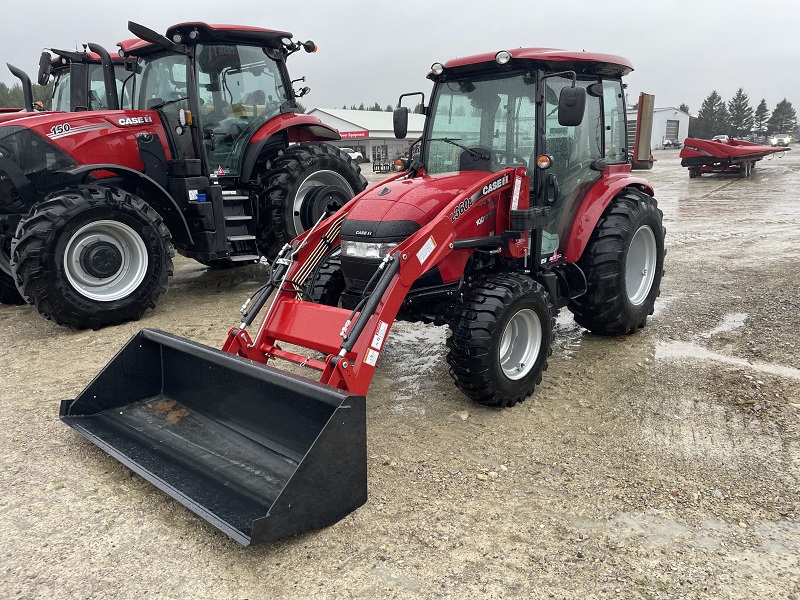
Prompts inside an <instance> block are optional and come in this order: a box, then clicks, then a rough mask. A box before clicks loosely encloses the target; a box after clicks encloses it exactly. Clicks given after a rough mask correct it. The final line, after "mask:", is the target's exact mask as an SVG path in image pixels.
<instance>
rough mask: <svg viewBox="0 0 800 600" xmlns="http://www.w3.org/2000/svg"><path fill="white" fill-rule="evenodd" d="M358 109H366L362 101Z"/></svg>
mask: <svg viewBox="0 0 800 600" xmlns="http://www.w3.org/2000/svg"><path fill="white" fill-rule="evenodd" d="M358 110H367V109H366V108H364V103H363V102H362V103H361V104H359V105H358Z"/></svg>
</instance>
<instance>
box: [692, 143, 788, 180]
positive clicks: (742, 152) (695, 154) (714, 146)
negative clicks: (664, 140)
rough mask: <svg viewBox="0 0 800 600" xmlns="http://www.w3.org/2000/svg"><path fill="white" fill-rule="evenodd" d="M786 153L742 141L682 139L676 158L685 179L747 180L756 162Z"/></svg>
mask: <svg viewBox="0 0 800 600" xmlns="http://www.w3.org/2000/svg"><path fill="white" fill-rule="evenodd" d="M786 150H788V148H776V147H772V146H764V145H763V144H755V143H753V142H745V141H744V140H733V139H729V140H726V141H722V140H701V139H697V138H686V140H685V141H684V142H683V149H682V150H681V154H680V157H681V166H682V167H688V168H689V177H690V178H692V179H694V178H695V177H700V175H702V174H703V173H738V174H739V177H750V174H751V173H752V172H753V169H755V166H756V162H757V161H759V160H761V159H762V158H764V157H765V156H767V155H769V154H775V153H777V152H781V153H782V152H785V151H786ZM781 156H782V155H781Z"/></svg>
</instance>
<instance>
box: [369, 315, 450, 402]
mask: <svg viewBox="0 0 800 600" xmlns="http://www.w3.org/2000/svg"><path fill="white" fill-rule="evenodd" d="M447 331H448V330H447V327H445V326H442V327H435V326H433V325H422V324H407V323H395V325H394V326H393V327H392V330H391V332H390V334H389V337H388V338H387V342H386V346H385V347H384V351H383V353H382V356H381V363H382V364H383V366H384V369H386V370H385V373H387V374H389V377H390V378H391V381H392V383H391V387H392V397H393V398H394V399H395V400H397V401H399V403H398V404H395V405H394V406H393V408H392V410H393V411H394V412H400V413H409V412H410V413H414V414H418V415H420V416H424V414H425V411H424V409H420V408H418V407H411V406H408V405H405V404H403V403H402V402H403V401H406V400H410V399H412V398H420V397H424V396H425V394H424V393H422V392H424V391H427V390H429V389H431V388H433V387H434V386H435V385H436V381H437V379H440V377H439V376H438V374H439V373H440V371H441V370H442V367H441V364H442V362H444V360H445V356H446V355H447V347H446V346H445V339H446V338H447ZM387 365H389V367H388V368H387ZM420 411H421V412H420Z"/></svg>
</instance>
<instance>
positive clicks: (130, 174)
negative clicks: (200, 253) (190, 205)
mask: <svg viewBox="0 0 800 600" xmlns="http://www.w3.org/2000/svg"><path fill="white" fill-rule="evenodd" d="M96 171H107V172H110V173H114V174H115V175H118V176H119V177H120V178H122V179H123V180H124V181H125V183H126V184H128V185H129V186H130V187H132V188H134V189H135V188H136V187H137V186H138V187H140V188H143V189H144V190H145V192H147V194H148V198H144V200H145V201H146V202H147V203H148V204H150V205H151V206H152V207H153V208H155V209H156V210H157V211H158V212H159V214H160V215H161V217H162V218H163V219H164V221H165V222H166V224H167V227H168V228H169V230H170V233H172V235H173V237H175V238H176V239H177V240H179V241H183V240H186V241H188V243H189V244H193V243H194V240H193V239H192V232H191V231H189V224H188V223H187V222H186V218H185V217H184V216H183V212H182V211H181V209H180V207H179V206H178V203H177V202H175V199H174V198H173V197H172V196H171V195H170V193H169V192H168V191H167V190H165V189H164V188H163V187H162V186H161V185H159V183H158V182H156V181H155V180H153V179H152V178H150V177H148V176H147V175H145V174H144V173H141V172H140V171H137V170H136V169H131V168H129V167H123V166H121V165H113V164H106V165H101V164H98V165H80V166H78V167H74V168H72V169H66V170H63V171H57V172H58V173H64V174H67V175H72V176H76V177H79V178H80V183H86V179H87V177H88V176H89V175H91V174H92V173H94V172H96ZM129 189H130V188H129Z"/></svg>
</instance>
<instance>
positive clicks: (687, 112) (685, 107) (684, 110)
mask: <svg viewBox="0 0 800 600" xmlns="http://www.w3.org/2000/svg"><path fill="white" fill-rule="evenodd" d="M678 110H680V111H683V112H685V113H686V114H687V115H688V114H689V106H688V105H687V104H681V105H680V106H679V107H678Z"/></svg>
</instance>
